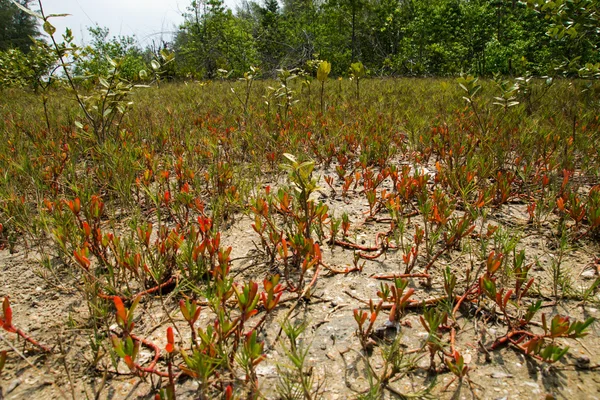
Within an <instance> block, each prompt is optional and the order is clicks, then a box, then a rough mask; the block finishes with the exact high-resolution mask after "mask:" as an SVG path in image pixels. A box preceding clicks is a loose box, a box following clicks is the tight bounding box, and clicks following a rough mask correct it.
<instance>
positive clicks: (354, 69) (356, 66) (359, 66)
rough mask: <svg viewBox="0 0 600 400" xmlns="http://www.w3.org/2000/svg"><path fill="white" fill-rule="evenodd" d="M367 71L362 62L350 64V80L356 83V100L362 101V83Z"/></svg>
mask: <svg viewBox="0 0 600 400" xmlns="http://www.w3.org/2000/svg"><path fill="white" fill-rule="evenodd" d="M366 73H367V70H366V69H365V66H364V65H363V63H362V62H360V61H359V62H355V63H352V64H350V79H352V80H353V81H354V82H356V100H357V101H360V81H361V79H363V77H364V76H365V75H366Z"/></svg>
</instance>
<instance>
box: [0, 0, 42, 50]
mask: <svg viewBox="0 0 600 400" xmlns="http://www.w3.org/2000/svg"><path fill="white" fill-rule="evenodd" d="M17 1H18V3H19V4H21V5H22V6H24V7H28V4H29V3H31V0H17ZM39 36H40V32H39V30H38V25H37V21H36V19H35V17H34V16H32V15H30V14H27V13H26V12H24V11H23V10H20V9H19V8H18V7H17V6H16V5H15V4H13V2H12V1H11V0H0V51H4V50H8V49H19V50H21V51H22V52H24V53H27V52H28V51H29V46H31V45H32V44H33V40H32V39H31V38H37V37H39Z"/></svg>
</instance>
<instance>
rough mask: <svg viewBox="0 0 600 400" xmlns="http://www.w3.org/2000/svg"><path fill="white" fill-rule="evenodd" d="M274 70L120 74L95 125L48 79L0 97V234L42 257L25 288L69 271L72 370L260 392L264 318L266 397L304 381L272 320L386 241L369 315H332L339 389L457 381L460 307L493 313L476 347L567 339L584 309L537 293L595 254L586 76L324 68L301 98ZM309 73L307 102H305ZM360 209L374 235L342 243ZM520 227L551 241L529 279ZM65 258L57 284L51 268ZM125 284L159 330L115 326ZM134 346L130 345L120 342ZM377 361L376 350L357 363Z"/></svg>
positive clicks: (595, 107)
mask: <svg viewBox="0 0 600 400" xmlns="http://www.w3.org/2000/svg"><path fill="white" fill-rule="evenodd" d="M284 83H285V85H286V86H285V91H282V90H279V89H278V91H277V93H285V96H280V97H275V96H274V95H273V93H274V90H275V89H272V88H270V86H275V87H276V86H277V85H278V84H280V82H274V81H273V82H270V81H255V82H250V83H249V82H226V81H215V82H186V83H171V84H164V85H161V86H160V88H148V89H138V90H136V91H135V92H134V93H133V94H132V95H131V100H132V101H133V105H132V106H131V109H130V110H129V111H128V112H127V113H126V114H125V115H124V118H123V119H122V122H121V123H120V126H119V129H118V130H113V129H107V130H106V132H112V134H110V135H108V136H106V137H102V140H98V138H97V137H95V136H94V135H93V134H92V132H91V130H90V129H91V128H90V127H89V126H87V125H85V122H84V119H82V116H81V115H80V113H79V110H78V105H77V103H75V101H74V100H73V98H72V96H71V95H70V94H69V92H68V91H67V90H66V89H61V88H55V89H54V90H53V91H52V92H50V93H49V94H48V95H49V96H48V102H47V104H46V106H47V113H45V111H44V104H43V102H42V99H41V98H40V97H38V96H36V95H34V94H31V93H26V92H22V91H15V90H6V91H4V92H3V101H2V104H0V117H1V118H0V131H1V133H2V136H3V140H2V141H1V142H0V172H1V174H0V223H1V224H2V225H1V230H0V244H1V245H2V246H3V247H4V248H5V249H6V250H7V251H10V252H22V251H25V252H31V253H32V254H44V255H45V257H42V258H41V259H40V267H39V273H40V275H41V276H43V277H44V278H45V279H46V280H47V282H48V285H47V287H46V288H45V289H44V290H45V291H52V290H56V289H54V288H55V287H56V286H61V285H72V287H73V288H75V292H76V293H77V296H80V298H81V299H82V300H83V301H85V303H86V304H87V309H88V315H86V316H84V317H82V318H81V319H80V320H79V321H78V323H79V324H80V327H81V328H83V329H84V330H87V332H91V334H90V337H93V338H94V339H93V340H92V342H91V343H92V344H91V345H90V346H89V347H90V348H89V349H84V350H83V351H84V352H88V353H92V354H93V356H90V358H92V359H93V362H92V363H91V365H89V366H88V367H90V368H91V371H92V373H93V374H100V375H102V373H103V372H102V371H104V373H106V371H111V373H117V372H119V373H127V374H130V375H132V376H134V377H139V378H140V379H142V380H146V379H147V378H148V377H150V378H151V385H150V386H149V387H148V391H149V393H151V394H157V395H158V396H159V397H160V396H162V397H164V398H174V397H175V396H176V393H177V391H178V386H179V384H180V382H181V376H183V375H185V376H188V377H189V378H191V379H194V380H197V381H198V382H199V384H200V386H199V388H200V389H199V395H200V397H201V398H210V397H214V396H222V397H223V398H227V399H229V398H237V397H238V396H239V397H248V398H258V397H262V396H267V397H268V396H273V395H274V394H273V393H271V392H269V391H268V389H266V388H265V387H264V386H263V385H262V384H261V382H260V377H259V375H257V373H256V368H257V367H258V366H259V365H261V364H263V363H267V362H268V361H266V357H267V356H270V355H271V354H272V350H273V348H276V346H275V343H272V340H273V339H269V340H265V337H268V336H267V335H268V334H271V335H272V334H273V333H272V328H271V326H272V323H273V322H274V321H277V323H278V324H281V326H282V329H283V330H284V331H285V334H286V336H287V338H288V341H287V342H285V341H280V340H279V337H280V335H281V329H280V330H279V334H277V335H276V338H275V339H274V342H278V341H279V342H280V343H281V346H284V348H283V353H284V354H285V355H286V356H287V359H286V360H284V362H285V365H284V364H281V365H284V366H280V367H279V368H280V369H281V370H282V371H283V370H284V369H285V374H282V378H281V379H282V381H280V382H279V383H278V385H277V388H279V389H280V391H281V392H282V393H280V395H281V396H283V397H285V398H318V396H319V395H320V393H321V392H322V389H323V388H322V386H321V385H322V382H321V379H320V377H314V376H310V374H311V372H310V371H311V369H309V367H308V366H307V364H306V360H305V358H306V355H307V354H308V348H307V347H306V346H305V345H304V344H303V345H302V346H299V347H296V346H297V345H296V343H297V340H298V337H300V336H303V335H307V332H306V330H305V327H306V326H305V325H294V324H297V321H296V322H290V320H292V319H297V318H298V317H297V312H296V311H297V310H299V309H301V308H303V307H304V305H305V304H307V303H310V302H311V301H313V302H314V301H319V299H318V298H317V297H315V293H316V292H317V291H319V290H323V289H324V288H328V287H329V286H330V285H333V281H332V278H331V276H342V277H346V276H348V277H351V276H352V275H351V274H361V273H362V270H363V267H364V265H366V263H373V264H374V263H376V262H378V261H381V260H384V259H387V258H388V257H389V258H390V259H397V260H398V265H399V266H400V267H399V268H398V269H397V270H393V269H389V268H388V269H387V270H385V271H383V272H384V274H383V275H382V274H380V275H379V276H377V277H374V278H377V279H380V280H381V281H382V283H381V285H380V289H379V290H378V291H377V293H372V295H373V298H372V299H362V298H360V297H356V296H355V299H354V300H355V301H356V302H357V303H356V304H358V306H359V307H366V308H368V309H369V312H366V311H360V312H359V311H358V309H357V310H355V311H354V318H355V319H356V322H357V327H356V329H357V334H356V336H355V337H353V338H351V339H349V340H350V341H351V343H352V344H354V345H358V346H359V347H362V349H363V350H362V351H361V357H362V358H363V359H364V360H365V363H366V364H367V368H366V370H367V371H368V374H369V377H368V379H369V381H370V387H369V388H368V389H366V390H367V391H366V392H364V393H362V394H357V396H363V397H365V396H366V397H365V398H370V397H369V396H370V394H373V393H376V394H379V393H381V392H382V391H386V390H387V391H389V392H391V393H393V394H395V393H396V392H397V389H394V387H393V378H394V377H396V376H401V377H406V376H410V374H411V373H412V371H414V370H418V369H419V368H421V367H420V366H418V365H417V364H416V362H413V361H412V360H416V359H419V360H420V359H422V358H424V359H428V358H429V359H430V365H429V366H428V367H427V369H428V371H429V373H431V374H434V375H438V374H447V373H450V374H453V375H454V376H455V379H456V380H458V382H459V383H458V386H459V388H460V386H461V385H462V383H463V381H464V382H468V383H469V387H470V388H471V392H472V393H473V396H476V395H477V394H476V393H477V390H479V389H478V388H477V386H476V385H473V382H472V381H471V380H470V378H469V366H468V363H467V364H465V362H464V360H463V356H462V354H463V353H464V350H465V349H464V348H460V347H461V344H459V342H458V340H457V339H456V338H457V336H460V335H461V334H462V333H461V331H460V329H459V321H462V320H463V319H464V318H468V319H475V320H478V321H480V322H481V323H483V324H486V323H489V321H490V319H489V315H496V318H497V320H496V321H495V322H496V323H499V324H501V325H502V326H504V327H505V328H506V333H505V334H503V335H500V336H499V337H497V338H496V339H495V340H492V341H491V342H490V343H486V344H483V343H481V342H480V343H481V347H483V348H485V351H486V352H492V351H502V350H500V349H501V348H503V347H506V346H510V347H512V348H513V349H515V351H517V352H520V353H522V354H524V355H527V356H528V357H529V358H531V359H532V360H533V361H534V362H538V363H541V364H554V363H556V362H559V360H561V359H562V358H563V357H564V355H565V354H566V352H567V351H568V347H566V346H564V345H563V344H562V342H560V343H559V341H558V338H561V340H566V339H568V338H571V339H573V338H579V337H583V336H584V335H585V334H586V332H585V331H586V329H588V328H589V326H590V324H592V323H593V318H590V319H587V320H585V321H571V320H569V319H568V318H564V317H563V316H560V315H558V314H556V313H548V312H545V311H544V310H543V307H546V306H548V305H549V304H547V303H543V301H546V299H547V298H549V297H552V299H553V301H554V302H555V303H553V304H554V305H556V304H557V303H556V302H560V301H562V300H563V299H566V298H573V297H575V298H580V300H583V301H585V302H588V303H589V302H594V301H596V300H593V299H594V297H593V293H594V291H595V290H596V286H597V284H595V285H594V284H593V285H592V286H590V288H587V289H585V288H584V290H582V291H581V293H584V294H585V295H584V296H583V295H582V296H578V295H577V291H574V290H573V289H572V285H571V281H570V280H574V278H573V277H572V276H571V275H570V274H569V273H568V271H570V270H569V268H567V267H564V266H563V264H564V262H565V260H566V259H568V258H569V256H570V254H571V255H572V254H573V251H574V250H573V249H576V248H584V249H588V250H589V252H590V253H593V252H594V251H596V250H597V248H598V237H599V235H600V189H599V188H598V182H599V181H600V177H599V176H598V174H599V171H600V168H599V167H600V162H599V156H600V151H599V150H598V146H597V145H596V144H597V143H599V142H600V121H599V120H598V115H600V109H599V108H600V105H599V104H598V103H597V101H595V98H596V97H594V93H595V92H596V91H597V90H598V87H597V84H596V85H595V86H592V88H591V89H588V90H587V91H582V90H581V89H582V88H583V85H584V83H583V82H581V81H567V80H564V81H557V82H555V83H554V84H553V85H552V86H550V87H546V86H545V83H544V82H542V81H540V82H535V83H533V84H529V86H528V87H527V90H526V91H525V90H524V89H523V87H521V88H520V89H519V88H515V87H513V86H512V85H513V83H514V82H512V81H505V82H493V81H481V82H479V81H477V80H472V79H471V80H468V79H467V80H462V81H461V83H462V84H463V87H461V86H459V85H458V84H457V82H456V81H455V80H453V79H438V78H436V79H433V78H430V79H417V78H414V79H371V80H366V79H365V80H361V83H360V98H359V97H358V96H357V93H356V90H357V88H358V86H357V85H356V84H355V82H351V81H348V80H345V79H344V80H334V79H329V80H327V82H325V83H324V84H323V85H322V86H321V85H319V84H318V83H317V82H313V86H314V87H313V89H312V90H311V91H308V90H307V88H306V86H303V85H302V84H301V82H300V80H296V81H294V80H287V81H285V82H284ZM317 86H320V87H319V88H318V89H321V87H322V88H323V100H322V101H321V98H319V99H317V98H310V97H309V96H313V97H315V96H316V95H315V93H317V94H320V92H319V90H317ZM232 88H233V90H234V91H235V93H232ZM510 88H512V89H510ZM509 89H510V90H509ZM240 96H241V97H240ZM465 99H466V100H467V101H465ZM286 110H287V113H286V112H285V111H286ZM323 110H324V112H323ZM115 123H116V122H115ZM48 127H50V128H49V129H48ZM594 185H595V186H594ZM323 199H325V200H323ZM337 199H340V200H341V203H339V202H338V203H332V201H330V200H337ZM336 204H338V205H340V206H338V209H336V206H335V205H336ZM344 204H345V205H352V207H354V208H353V209H351V211H352V210H353V211H352V212H354V214H353V215H352V218H349V217H348V214H347V212H348V211H347V210H348V209H347V208H344ZM357 207H358V208H362V209H360V210H357ZM515 209H516V210H517V211H518V212H520V213H521V214H518V215H521V217H519V218H521V219H524V222H523V223H517V224H516V223H515V218H516V217H515V211H514V210H515ZM517 219H518V218H517ZM240 224H242V225H244V226H245V227H246V228H251V229H252V230H253V233H252V234H253V235H254V236H253V241H254V243H255V247H256V251H255V252H254V253H253V254H255V256H252V258H253V259H252V260H251V261H252V265H253V266H254V267H258V266H262V268H263V269H260V268H258V269H256V271H255V272H252V273H251V274H245V273H244V271H243V270H238V268H237V267H236V268H232V266H233V261H234V260H232V256H231V252H232V249H231V247H228V246H225V245H224V243H225V242H226V241H227V238H228V235H229V233H230V232H231V229H232V227H234V226H239V225H240ZM364 226H367V227H368V226H370V227H371V228H368V229H366V230H367V232H369V234H371V233H372V234H373V237H374V245H369V244H363V243H358V242H357V241H356V232H358V231H359V230H361V229H363V227H364ZM340 227H341V229H340ZM529 237H539V238H543V239H544V241H545V242H547V243H548V246H549V247H550V250H549V252H548V253H551V254H552V257H554V258H553V259H552V261H551V266H550V267H549V268H548V270H547V271H545V272H546V274H545V275H538V274H535V273H533V272H532V271H533V269H532V265H533V259H534V258H537V257H543V256H544V255H543V254H542V255H541V256H540V255H539V254H537V253H536V254H531V253H532V249H531V246H530V245H529V242H528V241H527V238H529ZM371 242H373V240H371ZM339 248H345V249H347V250H350V251H351V252H352V253H353V258H354V261H353V263H354V267H350V266H347V267H345V268H344V267H341V268H340V267H338V266H336V264H339V263H340V262H341V261H340V260H338V259H336V256H335V254H339V253H336V252H337V251H338V250H337V249H339ZM326 250H327V251H326ZM329 250H331V251H329ZM533 253H535V252H533ZM555 253H556V255H555ZM51 260H52V261H51ZM65 273H66V274H67V276H68V278H67V281H68V282H69V283H67V282H65V281H64V280H63V281H61V279H59V278H58V277H59V276H64V274H65ZM249 275H250V276H252V275H253V278H249ZM457 277H458V278H459V279H457ZM419 279H422V280H423V282H422V285H421V287H418V286H416V284H417V283H418V281H419ZM386 280H388V281H389V280H391V282H385V281H386ZM261 281H262V283H260V282H261ZM457 281H458V283H457ZM409 283H410V287H409V288H408V289H406V290H405V288H407V285H409ZM330 290H335V288H330ZM0 295H3V296H5V299H7V300H5V304H7V306H5V308H4V314H3V315H4V318H3V320H2V321H3V322H2V323H3V326H2V327H3V328H4V330H5V331H7V332H8V333H11V334H14V333H15V332H20V333H18V335H17V336H20V337H22V338H26V340H28V341H29V342H30V344H31V345H32V346H37V347H38V348H39V349H41V350H42V351H45V352H49V353H51V354H54V353H55V350H53V349H54V348H56V344H50V345H54V347H53V348H52V349H50V348H48V347H47V345H42V344H40V343H38V342H37V341H36V340H34V339H33V338H31V337H30V336H29V335H28V334H26V333H25V332H24V331H23V330H20V329H19V330H17V328H16V327H14V326H13V323H12V322H11V319H10V318H9V317H8V315H9V314H11V313H12V309H11V307H10V304H9V301H8V296H9V295H12V296H14V295H15V294H14V293H0ZM411 296H412V297H411ZM140 301H142V303H143V304H145V305H144V308H145V309H147V310H148V309H152V307H153V305H154V306H156V307H157V308H154V309H155V310H156V309H158V310H161V312H162V313H163V315H166V316H168V317H167V318H166V319H165V320H163V321H162V322H161V324H160V328H161V329H162V330H164V332H165V335H163V336H165V338H166V341H165V343H166V344H167V346H166V347H164V346H162V345H161V346H159V345H157V344H155V343H153V342H152V341H150V340H148V339H147V338H144V337H143V336H140V335H142V334H143V332H141V333H138V332H136V329H137V328H136V323H135V322H134V321H136V318H137V317H136V312H135V309H136V306H137V304H138V302H140ZM177 304H178V305H179V306H177V308H178V309H179V310H180V311H179V313H175V314H176V315H174V313H172V312H170V311H169V310H172V309H173V307H174V306H176V305H177ZM410 314H414V315H417V316H420V321H421V324H422V327H423V328H424V329H425V331H426V332H428V339H427V340H425V341H424V342H423V343H422V344H421V345H420V346H419V347H418V348H414V349H408V350H406V349H404V350H403V349H400V348H399V344H398V342H397V341H392V342H391V343H386V339H385V337H384V338H382V337H380V336H378V335H377V332H378V331H377V329H375V328H376V327H377V326H378V325H380V324H381V323H382V321H384V320H386V319H387V322H386V324H387V325H386V326H387V327H388V328H386V329H389V328H390V327H392V328H393V329H399V326H400V325H401V324H402V323H403V321H404V320H405V318H406V316H407V315H410ZM201 315H202V316H203V318H201V319H199V317H200V316H201ZM115 318H116V322H117V325H116V328H115V325H114V322H115ZM64 320H65V326H66V325H67V324H71V325H72V324H73V322H72V321H68V318H67V316H65V317H64ZM200 321H202V322H200ZM540 321H541V322H540ZM298 326H301V327H302V329H298V328H297V327H298ZM540 328H541V329H540ZM173 329H175V333H174V331H173ZM13 336H14V338H13V339H15V338H16V336H15V335H13ZM565 338H566V339H565ZM265 344H268V345H267V346H266V345H265ZM390 346H392V347H390ZM144 348H145V349H147V350H148V351H149V352H150V353H151V354H152V356H151V360H150V361H144V360H141V359H140V358H139V354H140V350H141V349H144ZM378 348H381V352H379V353H378V352H377V351H378V350H377V349H378ZM7 350H8V349H7ZM61 353H62V346H61ZM0 354H2V355H3V357H6V353H4V352H2V353H0ZM427 356H429V357H427ZM377 357H383V359H384V360H385V365H386V368H385V371H383V375H380V376H378V375H377V373H375V370H374V369H373V367H372V366H371V363H372V362H373V360H376V359H377ZM440 361H441V362H440ZM11 362H12V363H14V362H16V360H15V359H14V358H13V357H11V354H10V350H9V356H8V361H7V363H6V365H10V364H11ZM65 362H66V363H67V364H68V363H69V362H71V363H75V361H74V360H66V361H65ZM65 365H66V364H65ZM120 365H121V366H123V365H125V366H126V367H127V369H126V372H123V369H122V368H121V367H119V366H120ZM65 371H69V368H68V367H65ZM104 376H105V378H106V375H104ZM152 378H153V379H152ZM69 380H71V378H70V377H69ZM453 381H454V380H453ZM453 381H452V382H453ZM452 382H451V383H452ZM73 384H74V383H73V382H71V385H73ZM102 387H103V385H102V386H101V388H100V390H102ZM448 387H450V383H449V384H448V385H446V389H447V388H448ZM432 388H433V386H431V387H428V388H427V390H426V392H424V393H429V392H430V391H431V390H432ZM71 390H72V386H71ZM438 390H439V389H438ZM369 393H370V394H369ZM416 393H417V394H418V391H417V392H416ZM315 396H316V397H315ZM162 397H161V398H162ZM484 397H485V395H484Z"/></svg>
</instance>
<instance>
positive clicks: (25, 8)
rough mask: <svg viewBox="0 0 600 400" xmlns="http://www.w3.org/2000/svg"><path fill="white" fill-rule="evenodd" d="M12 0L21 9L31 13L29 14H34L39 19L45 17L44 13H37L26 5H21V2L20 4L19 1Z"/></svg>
mask: <svg viewBox="0 0 600 400" xmlns="http://www.w3.org/2000/svg"><path fill="white" fill-rule="evenodd" d="M11 1H12V2H13V4H14V5H15V6H17V7H19V8H20V9H21V11H24V12H26V13H27V14H29V15H32V16H34V17H36V18H38V19H44V17H42V15H41V14H38V13H36V12H35V11H31V10H30V9H29V8H27V7H25V6H23V5H21V4H19V3H18V2H17V1H15V0H11Z"/></svg>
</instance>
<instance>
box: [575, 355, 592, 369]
mask: <svg viewBox="0 0 600 400" xmlns="http://www.w3.org/2000/svg"><path fill="white" fill-rule="evenodd" d="M575 365H576V366H577V368H580V369H588V368H590V358H589V357H588V356H579V357H577V360H575Z"/></svg>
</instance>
